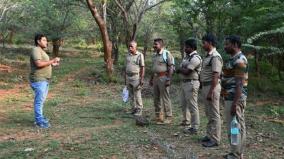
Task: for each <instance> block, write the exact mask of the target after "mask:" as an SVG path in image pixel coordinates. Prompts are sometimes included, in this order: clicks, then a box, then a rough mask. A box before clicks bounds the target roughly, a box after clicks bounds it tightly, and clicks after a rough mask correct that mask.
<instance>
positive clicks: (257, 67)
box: [254, 50, 260, 77]
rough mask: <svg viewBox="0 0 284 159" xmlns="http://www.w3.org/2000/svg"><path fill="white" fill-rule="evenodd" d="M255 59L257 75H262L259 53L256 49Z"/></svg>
mask: <svg viewBox="0 0 284 159" xmlns="http://www.w3.org/2000/svg"><path fill="white" fill-rule="evenodd" d="M254 59H255V72H256V76H257V77H260V72H259V71H260V69H259V54H258V52H257V50H255V51H254Z"/></svg>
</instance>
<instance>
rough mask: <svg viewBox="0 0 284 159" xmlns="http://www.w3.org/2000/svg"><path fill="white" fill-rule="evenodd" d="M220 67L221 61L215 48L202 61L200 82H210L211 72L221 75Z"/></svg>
mask: <svg viewBox="0 0 284 159" xmlns="http://www.w3.org/2000/svg"><path fill="white" fill-rule="evenodd" d="M222 66H223V60H222V57H221V55H220V54H219V53H218V52H217V50H216V48H214V49H212V50H211V51H210V52H209V53H208V54H207V56H206V57H205V58H204V59H203V62H202V70H201V74H200V81H201V82H210V81H212V77H213V72H218V73H219V74H221V72H222Z"/></svg>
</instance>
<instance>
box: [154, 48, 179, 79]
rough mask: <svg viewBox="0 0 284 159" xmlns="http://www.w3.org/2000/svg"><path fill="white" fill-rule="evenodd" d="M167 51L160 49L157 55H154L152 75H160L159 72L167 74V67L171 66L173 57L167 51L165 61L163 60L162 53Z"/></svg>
mask: <svg viewBox="0 0 284 159" xmlns="http://www.w3.org/2000/svg"><path fill="white" fill-rule="evenodd" d="M164 51H167V50H165V49H162V50H161V51H160V52H159V53H155V54H154V56H153V69H152V70H153V73H160V72H167V71H168V66H171V65H173V64H174V63H173V56H172V54H171V53H170V52H169V51H167V52H168V53H167V54H168V56H167V59H166V61H165V59H164V58H163V52H164Z"/></svg>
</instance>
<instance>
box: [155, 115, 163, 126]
mask: <svg viewBox="0 0 284 159" xmlns="http://www.w3.org/2000/svg"><path fill="white" fill-rule="evenodd" d="M163 123H164V114H163V113H162V112H160V113H159V114H156V124H158V125H161V124H163Z"/></svg>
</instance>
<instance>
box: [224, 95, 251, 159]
mask: <svg viewBox="0 0 284 159" xmlns="http://www.w3.org/2000/svg"><path fill="white" fill-rule="evenodd" d="M232 103H233V101H229V100H225V117H226V122H227V129H228V137H229V141H230V144H231V140H230V139H231V136H230V134H231V133H230V132H231V121H232V120H233V116H232V115H231V107H232ZM245 107H246V100H241V101H239V102H237V110H236V112H237V113H236V117H237V120H238V123H239V124H240V125H239V126H240V144H238V145H231V153H233V154H234V156H236V158H240V157H241V155H242V153H243V152H244V148H245V140H246V127H245V115H244V109H245Z"/></svg>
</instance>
